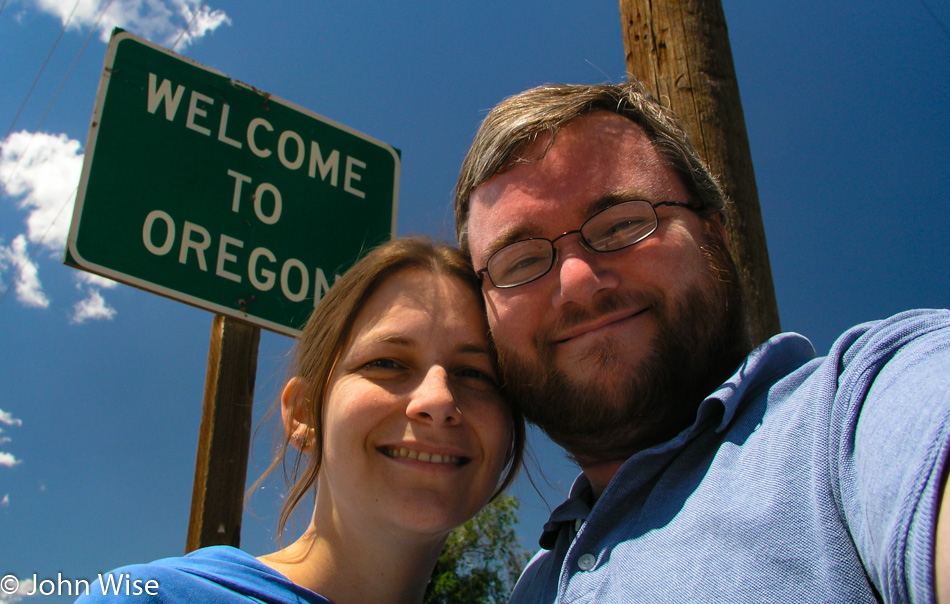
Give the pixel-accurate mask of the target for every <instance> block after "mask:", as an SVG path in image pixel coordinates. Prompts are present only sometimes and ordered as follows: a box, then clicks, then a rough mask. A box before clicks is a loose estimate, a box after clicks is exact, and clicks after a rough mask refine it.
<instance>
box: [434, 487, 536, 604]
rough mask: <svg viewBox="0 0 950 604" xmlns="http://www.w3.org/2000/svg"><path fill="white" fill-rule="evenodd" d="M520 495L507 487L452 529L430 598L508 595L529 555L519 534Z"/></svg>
mask: <svg viewBox="0 0 950 604" xmlns="http://www.w3.org/2000/svg"><path fill="white" fill-rule="evenodd" d="M519 505H520V503H519V501H518V498H517V497H514V496H513V495H507V494H505V493H502V494H501V495H499V496H498V497H497V498H496V499H495V500H494V501H492V502H491V503H490V504H488V505H487V506H486V507H485V508H484V509H483V510H482V511H481V512H479V513H478V515H477V516H475V517H474V518H472V519H471V520H469V521H468V522H466V523H465V524H463V525H462V526H460V527H458V528H457V529H455V530H454V531H452V532H451V533H449V537H448V539H447V540H446V542H445V547H444V548H442V555H441V556H439V561H438V562H437V563H436V565H435V569H434V570H433V571H432V577H431V579H430V580H429V587H428V588H427V589H426V595H425V600H424V602H425V604H501V603H503V602H507V601H508V596H509V595H510V594H511V590H512V588H514V586H515V582H516V581H517V580H518V576H519V575H520V574H521V570H522V569H523V568H524V566H525V564H526V563H527V562H528V560H529V558H530V555H529V554H528V552H526V551H525V550H523V549H522V548H521V544H520V543H518V538H517V537H516V535H515V524H516V523H517V521H518V507H519Z"/></svg>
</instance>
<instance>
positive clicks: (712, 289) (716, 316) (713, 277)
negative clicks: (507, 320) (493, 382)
mask: <svg viewBox="0 0 950 604" xmlns="http://www.w3.org/2000/svg"><path fill="white" fill-rule="evenodd" d="M706 238H707V241H708V243H707V245H705V246H703V248H702V251H703V253H704V255H705V257H706V265H707V266H706V269H707V270H706V273H705V276H706V278H705V279H703V282H702V283H699V284H696V285H694V286H693V287H691V288H690V289H689V290H688V291H687V292H686V294H685V295H684V296H683V298H682V299H681V300H675V301H674V300H671V299H669V297H667V296H665V295H664V294H662V293H653V294H647V295H644V294H641V295H638V296H637V297H636V298H635V299H631V298H632V296H624V294H621V293H613V294H610V295H609V296H606V297H604V298H603V299H601V300H598V302H597V304H596V305H595V307H594V308H593V309H590V310H586V311H582V312H578V313H576V315H575V316H573V317H570V316H566V317H561V324H564V323H568V324H578V323H579V322H581V321H583V320H584V319H585V318H592V317H596V316H602V315H604V314H606V313H609V312H611V311H613V310H617V309H620V308H636V307H638V306H643V305H649V307H650V311H649V312H652V313H654V318H655V321H656V324H657V326H658V328H657V331H656V335H655V337H654V339H653V341H652V342H650V343H649V346H648V350H650V351H651V352H650V354H649V356H647V357H646V358H644V359H643V360H642V361H640V362H639V363H638V364H637V365H636V366H633V367H631V366H630V365H629V362H627V361H626V360H625V358H624V353H625V350H626V348H627V347H626V346H625V345H624V343H623V342H617V341H613V340H607V341H604V342H602V343H601V345H600V346H599V347H597V348H596V349H592V350H590V351H589V352H588V354H587V355H586V357H585V359H584V360H585V361H586V362H587V363H595V362H596V363H597V365H598V366H599V367H600V368H601V369H602V370H604V371H606V372H609V373H607V378H606V379H604V378H603V377H596V376H598V375H599V376H603V375H604V374H603V372H596V373H592V376H593V377H592V378H591V379H589V380H587V381H584V382H581V381H579V380H574V379H571V378H569V377H568V376H567V375H565V374H564V372H563V371H561V370H560V369H557V368H556V367H555V364H554V346H553V345H552V344H550V343H549V341H548V343H543V342H542V338H540V337H539V338H538V339H536V341H535V349H536V350H537V351H538V356H537V360H536V361H535V362H531V361H530V360H527V359H525V358H523V357H520V356H517V355H515V354H514V353H513V352H511V351H510V350H506V349H505V348H504V346H501V345H499V351H498V352H499V365H500V366H501V369H502V372H503V373H504V375H505V382H506V389H507V391H508V393H509V395H510V396H511V397H512V398H513V399H514V402H515V403H516V404H518V405H520V406H521V408H522V410H523V411H524V415H525V418H526V419H527V420H528V421H530V422H532V423H534V424H536V425H537V426H538V427H540V428H541V429H542V430H544V431H545V432H546V433H547V434H548V436H549V437H550V438H551V439H552V440H553V441H554V442H556V443H558V444H559V445H561V446H562V447H564V448H565V449H566V450H567V451H568V453H570V454H571V455H572V456H573V457H574V459H575V460H576V461H578V462H579V463H580V464H581V465H582V466H583V465H587V464H591V463H605V462H610V461H621V460H625V459H627V458H628V457H630V456H631V455H633V454H634V453H636V452H637V451H640V450H642V449H645V448H647V447H650V446H652V445H654V444H657V443H660V442H664V441H666V440H668V439H670V438H672V437H673V436H675V435H676V434H678V433H679V432H681V431H682V430H683V429H685V428H686V427H688V426H689V425H691V424H692V423H693V421H694V420H695V417H696V410H697V408H698V407H699V404H700V403H701V402H702V401H703V399H704V398H705V397H706V396H708V395H709V394H710V393H712V391H713V389H714V388H716V387H717V386H719V385H720V384H721V383H722V382H723V381H724V380H725V379H727V378H728V377H729V375H731V373H732V372H734V371H735V370H736V368H737V367H738V366H739V363H740V362H741V361H742V359H743V358H744V357H745V355H746V354H748V352H749V350H750V349H751V345H750V339H749V336H748V330H747V328H746V325H745V320H744V313H743V309H742V297H741V293H740V290H739V281H738V273H737V271H736V266H735V263H734V262H733V260H732V257H731V256H730V255H729V252H728V251H727V250H726V249H725V246H724V245H723V243H722V241H721V238H720V237H718V236H717V235H716V234H714V233H713V232H712V231H711V229H707V237H706ZM577 315H582V316H577ZM611 378H612V379H611Z"/></svg>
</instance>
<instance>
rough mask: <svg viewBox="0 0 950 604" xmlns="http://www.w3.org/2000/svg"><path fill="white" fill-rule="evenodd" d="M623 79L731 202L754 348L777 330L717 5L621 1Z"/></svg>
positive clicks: (709, 0) (694, 0)
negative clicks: (667, 116) (653, 101)
mask: <svg viewBox="0 0 950 604" xmlns="http://www.w3.org/2000/svg"><path fill="white" fill-rule="evenodd" d="M620 19H621V23H622V26H623V43H624V50H625V52H626V63H627V74H628V77H632V78H636V79H637V80H640V81H641V82H643V84H644V85H645V86H646V88H647V89H648V90H650V91H651V92H652V93H653V94H654V95H655V96H656V97H657V98H658V99H660V101H661V102H662V103H663V104H664V105H666V106H668V107H669V108H671V109H672V110H673V111H674V112H675V113H676V114H677V115H678V116H679V117H680V119H681V121H682V123H683V126H684V128H685V129H686V133H687V135H689V137H690V140H691V141H692V142H693V144H694V145H695V146H696V149H697V150H698V151H699V153H700V154H701V155H702V156H703V158H704V159H705V160H706V163H707V164H708V165H709V168H710V170H711V171H712V173H713V174H714V175H715V176H717V177H718V178H719V180H720V183H721V184H722V187H723V189H724V191H725V193H726V197H727V199H729V200H730V201H731V202H732V203H730V204H728V205H727V206H726V212H725V214H726V230H727V232H728V233H729V242H730V248H731V250H732V255H733V258H735V260H736V265H737V266H738V269H739V280H740V281H741V286H742V295H743V301H744V302H745V305H746V309H747V311H748V316H749V323H750V331H751V334H752V338H753V341H754V343H756V344H758V343H761V342H763V341H765V340H766V339H768V337H769V336H772V335H774V334H776V333H778V332H779V331H780V326H779V317H778V306H777V304H776V301H775V289H774V286H773V284H772V269H771V267H770V266H769V255H768V249H767V247H766V243H765V229H764V227H763V226H762V212H761V211H760V209H759V194H758V190H757V189H756V186H755V173H754V172H753V169H752V154H751V152H750V151H749V138H748V134H747V133H746V128H745V118H744V116H743V114H742V103H741V102H740V100H739V85H738V83H737V81H736V70H735V65H734V64H733V62H732V49H731V48H730V46H729V33H728V31H727V30H726V18H725V16H724V15H723V11H722V3H721V1H720V0H620Z"/></svg>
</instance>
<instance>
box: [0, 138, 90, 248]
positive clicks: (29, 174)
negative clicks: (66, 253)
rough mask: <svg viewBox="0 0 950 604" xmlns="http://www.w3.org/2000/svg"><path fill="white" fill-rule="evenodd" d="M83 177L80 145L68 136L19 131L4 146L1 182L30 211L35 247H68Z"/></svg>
mask: <svg viewBox="0 0 950 604" xmlns="http://www.w3.org/2000/svg"><path fill="white" fill-rule="evenodd" d="M81 173H82V150H81V145H80V143H79V141H77V140H74V139H71V138H69V137H68V136H66V135H65V134H58V135H57V134H47V133H46V132H37V133H35V134H34V133H32V132H27V131H25V130H22V131H20V132H14V133H13V134H11V135H10V136H8V137H7V138H6V139H5V140H4V141H2V142H0V182H3V183H5V187H4V189H5V190H6V193H7V194H9V195H10V196H12V197H19V198H20V202H19V206H20V209H23V210H29V212H30V214H29V216H28V217H27V219H26V226H27V232H26V235H27V237H28V238H29V240H30V243H33V244H37V243H40V242H41V241H42V243H43V245H44V246H46V247H48V248H50V249H51V250H54V251H56V252H60V253H61V252H62V250H63V249H65V247H66V236H67V235H68V234H69V218H70V216H71V214H72V212H71V211H67V210H71V209H72V207H73V204H74V203H75V201H76V187H77V186H78V185H79V175H80V174H81Z"/></svg>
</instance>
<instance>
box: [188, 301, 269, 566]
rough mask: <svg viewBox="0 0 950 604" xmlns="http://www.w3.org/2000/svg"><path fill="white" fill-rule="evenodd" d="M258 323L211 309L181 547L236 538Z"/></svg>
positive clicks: (231, 541) (232, 542)
mask: <svg viewBox="0 0 950 604" xmlns="http://www.w3.org/2000/svg"><path fill="white" fill-rule="evenodd" d="M260 339H261V328H260V327H255V326H253V325H251V324H250V323H245V322H243V321H239V320H237V319H232V318H230V317H225V316H223V315H215V317H214V323H213V324H212V327H211V345H210V346H209V349H208V372H207V374H206V375H205V393H204V406H203V409H202V412H201V428H200V431H199V434H198V457H197V459H196V461H195V485H194V489H193V490H192V494H191V520H190V521H189V523H188V538H187V541H186V543H185V552H186V553H187V552H190V551H193V550H196V549H198V548H199V547H207V546H209V545H231V546H234V547H238V546H240V544H241V518H242V515H243V512H244V482H245V479H246V478H247V459H248V453H249V452H250V446H251V411H252V408H253V403H254V381H255V379H256V377H257V349H258V344H259V343H260Z"/></svg>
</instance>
